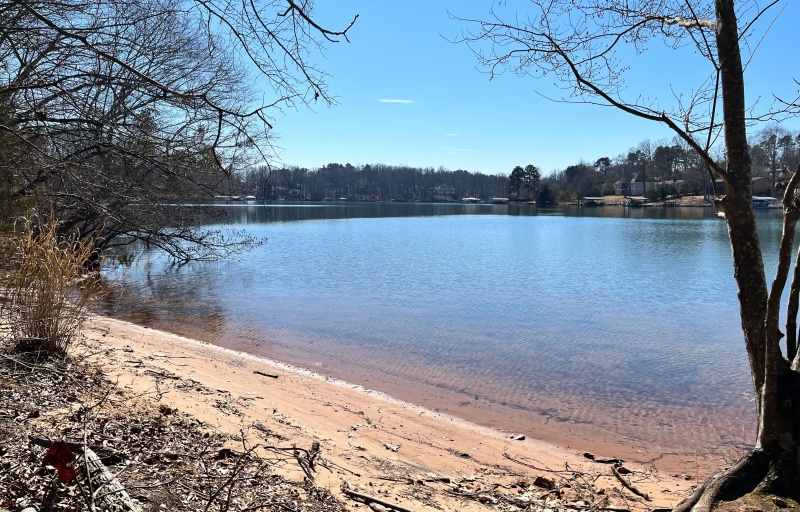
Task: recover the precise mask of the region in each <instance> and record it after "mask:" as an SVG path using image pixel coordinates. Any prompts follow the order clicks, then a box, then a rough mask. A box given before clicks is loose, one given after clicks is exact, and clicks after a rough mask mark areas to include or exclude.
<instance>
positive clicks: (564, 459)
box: [83, 316, 705, 510]
mask: <svg viewBox="0 0 800 512" xmlns="http://www.w3.org/2000/svg"><path fill="white" fill-rule="evenodd" d="M83 333H84V335H85V337H86V343H87V348H86V350H88V351H89V352H90V353H92V354H94V355H92V356H90V358H91V359H94V360H95V361H96V362H97V363H99V364H100V365H101V366H103V367H105V369H106V371H107V372H108V374H109V376H110V377H111V378H112V379H116V380H117V383H118V386H120V387H124V388H126V389H128V390H129V391H131V392H134V393H136V394H139V395H142V396H150V397H151V398H153V396H154V395H155V397H156V398H160V400H161V403H164V404H165V405H168V406H169V407H174V408H177V409H179V410H182V411H184V412H186V413H189V414H191V415H193V416H194V417H195V418H197V420H198V421H200V422H203V423H207V424H211V425H214V426H215V427H216V428H219V429H221V430H223V431H226V432H230V433H232V434H237V433H244V432H247V435H248V437H252V441H253V442H255V443H258V442H259V439H260V438H259V436H258V431H256V430H253V425H256V424H261V425H265V426H268V428H269V429H270V430H271V431H274V432H275V433H276V434H277V436H278V439H279V440H280V439H283V440H285V441H286V442H291V443H297V444H298V446H306V445H311V443H312V442H314V441H316V442H319V443H320V444H321V447H322V450H323V453H324V456H325V457H326V459H327V460H328V461H330V462H332V463H333V464H334V467H337V468H340V470H339V471H336V472H335V473H338V474H334V473H333V472H332V473H330V474H329V473H327V472H322V473H320V475H319V476H320V480H319V481H318V485H321V486H324V487H327V488H328V489H329V490H331V491H332V492H335V493H338V492H339V491H338V488H339V485H340V484H341V479H342V478H344V477H345V476H344V475H348V476H347V478H348V480H349V481H351V483H355V484H356V485H369V486H370V487H372V486H374V485H375V483H376V482H379V483H378V485H379V486H384V487H385V488H387V492H389V493H392V492H395V493H399V494H398V495H400V494H402V492H401V491H402V487H403V485H405V484H404V483H401V481H403V480H404V479H405V478H407V477H410V478H412V480H413V478H414V476H413V475H414V474H427V473H433V474H437V475H447V476H448V477H457V476H459V475H460V476H465V475H466V476H469V475H472V476H475V475H482V476H481V478H484V479H486V480H490V479H491V480H494V481H497V482H498V485H508V481H509V480H513V479H514V478H518V474H519V473H523V472H530V467H528V466H535V467H536V468H545V469H546V470H551V471H558V470H562V469H563V468H565V467H568V468H570V469H571V470H573V471H579V472H581V473H585V474H588V475H596V476H597V477H598V478H597V480H596V482H597V484H596V485H597V486H598V488H601V489H604V490H607V492H608V493H609V496H611V495H612V494H614V495H616V493H618V492H622V491H619V487H620V486H619V482H617V481H616V480H615V479H614V477H613V476H612V475H611V473H610V469H609V467H608V466H604V465H602V464H597V463H593V462H592V461H590V460H588V459H587V458H585V457H584V456H583V453H582V452H578V451H577V450H571V449H569V448H566V447H562V446H557V445H555V444H552V443H547V442H544V441H538V440H532V439H530V438H526V439H524V440H514V439H512V438H511V436H510V435H509V434H510V433H509V432H501V431H498V430H497V429H493V428H490V427H483V426H480V425H477V424H475V423H470V422H469V421H467V420H463V419H460V418H458V417H455V416H451V415H449V414H446V413H441V412H435V411H432V410H430V409H426V408H424V407H421V406H418V405H413V404H410V403H408V402H403V401H401V400H397V399H395V398H393V397H391V396H389V395H387V394H385V393H381V392H378V391H372V390H369V389H367V388H365V387H363V386H359V385H355V384H350V383H347V382H345V381H343V380H340V379H333V378H330V377H326V376H324V375H321V374H318V373H315V372H313V371H310V370H306V369H303V368H299V367H296V366H293V365H290V364H286V363H281V362H278V361H274V360H270V359H267V358H264V357H261V356H256V355H252V354H247V353H243V352H240V351H236V350H233V349H227V348H222V347H218V346H216V345H211V344H208V343H206V342H202V341H198V340H192V339H190V338H185V337H182V336H179V335H175V334H171V333H167V332H163V331H158V330H155V329H151V328H148V327H143V326H139V325H135V324H131V323H129V322H125V321H122V320H116V319H112V318H108V317H98V316H94V317H91V318H90V319H89V320H88V321H87V322H86V323H85V325H84V328H83ZM274 375H277V377H273V376H274ZM534 435H535V433H534ZM263 441H264V440H263V439H262V440H261V442H263ZM269 441H270V442H272V440H269ZM387 445H390V446H392V447H398V446H399V449H398V450H397V451H393V450H391V449H390V448H388V447H387ZM593 454H594V455H596V456H597V457H598V458H601V457H613V456H614V454H610V453H602V452H598V453H595V452H593ZM526 461H527V462H526ZM523 462H526V464H527V465H525V464H523ZM626 466H627V467H629V468H630V469H633V470H634V471H635V472H636V473H635V474H636V475H637V477H639V478H637V484H636V485H637V486H639V487H640V488H641V489H642V490H645V491H646V492H648V493H649V494H650V495H651V496H652V497H653V500H654V501H653V502H648V503H647V506H648V507H650V506H653V505H659V506H662V505H663V506H672V505H675V504H677V503H678V502H679V501H680V500H681V499H682V498H683V497H685V496H686V495H687V494H688V493H689V491H690V488H691V486H693V485H695V484H696V478H698V477H699V478H702V477H703V476H705V475H704V474H700V473H699V470H698V469H697V468H696V467H695V468H692V467H691V466H692V465H691V464H687V467H686V469H685V472H686V473H687V474H688V475H683V474H675V475H670V474H666V472H663V473H659V471H658V467H657V466H658V464H657V463H653V464H652V466H651V467H643V466H641V465H639V464H634V463H626ZM290 473H294V474H293V475H290V476H294V477H297V476H298V475H297V473H299V470H295V471H290ZM387 473H390V474H392V475H395V477H391V478H394V480H399V481H398V482H394V481H392V480H391V479H390V480H386V478H387V477H386V474H387ZM534 473H536V472H535V471H534ZM301 474H302V473H301ZM355 474H358V475H360V476H359V477H356V476H355ZM398 474H403V475H405V476H404V477H397V475H398ZM539 474H544V473H541V472H540V473H539ZM490 476H491V478H490ZM300 478H302V477H300ZM687 478H689V479H687ZM499 482H505V483H499ZM445 494H446V493H445ZM437 496H438V495H437ZM439 499H440V500H443V502H444V501H446V499H447V498H446V496H439ZM450 499H453V498H452V497H451V498H450ZM620 499H622V498H620ZM410 505H413V506H414V507H416V508H415V510H417V509H418V510H428V509H429V508H426V506H424V505H425V504H424V503H423V504H420V503H413V500H412V502H410ZM440 505H443V503H440ZM616 505H619V506H622V505H620V504H616ZM616 505H614V506H616ZM444 508H445V509H450V507H448V506H444Z"/></svg>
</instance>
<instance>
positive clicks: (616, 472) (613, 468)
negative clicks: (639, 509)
mask: <svg viewBox="0 0 800 512" xmlns="http://www.w3.org/2000/svg"><path fill="white" fill-rule="evenodd" d="M611 471H613V472H614V476H615V477H617V480H619V481H620V482H621V483H622V485H623V486H624V487H625V488H626V489H628V490H629V491H631V492H632V493H633V494H635V495H637V496H641V497H642V498H644V500H645V501H650V496H648V495H647V493H645V492H642V491H640V490H639V489H637V488H636V487H634V486H633V484H631V483H630V482H628V481H627V480H626V479H625V477H624V476H622V475H621V474H620V472H619V470H618V469H617V466H611Z"/></svg>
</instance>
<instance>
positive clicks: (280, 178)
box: [232, 163, 508, 201]
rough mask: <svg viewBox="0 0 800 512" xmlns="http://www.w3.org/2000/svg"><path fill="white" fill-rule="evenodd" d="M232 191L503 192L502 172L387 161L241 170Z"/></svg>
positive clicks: (413, 195) (314, 195) (315, 195)
mask: <svg viewBox="0 0 800 512" xmlns="http://www.w3.org/2000/svg"><path fill="white" fill-rule="evenodd" d="M232 192H234V193H236V194H238V195H253V196H256V197H258V198H266V199H280V198H282V199H288V200H298V201H324V200H337V199H347V200H349V201H455V200H460V199H461V198H462V197H467V196H472V197H479V198H481V199H491V198H492V197H498V196H499V197H506V196H507V195H508V176H505V175H502V174H497V175H487V174H483V173H479V172H475V173H473V172H469V171H464V170H457V171H448V170H445V169H441V168H440V169H438V170H437V169H433V168H418V167H408V166H402V165H398V166H392V165H381V164H376V165H364V166H359V167H355V166H352V165H350V164H344V165H342V164H336V163H332V164H328V165H325V166H324V167H321V168H319V169H313V170H310V169H305V168H301V167H290V168H285V169H277V170H276V169H273V170H272V171H270V170H268V169H266V168H259V169H256V170H253V171H250V172H248V173H246V174H245V175H244V176H243V177H242V178H241V181H240V182H239V183H237V184H236V186H235V187H233V189H232Z"/></svg>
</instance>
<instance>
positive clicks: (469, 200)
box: [461, 197, 481, 204]
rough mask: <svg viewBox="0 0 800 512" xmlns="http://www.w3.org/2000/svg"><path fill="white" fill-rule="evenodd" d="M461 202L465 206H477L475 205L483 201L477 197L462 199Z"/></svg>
mask: <svg viewBox="0 0 800 512" xmlns="http://www.w3.org/2000/svg"><path fill="white" fill-rule="evenodd" d="M461 202H462V203H465V204H475V203H480V202H481V200H480V198H477V197H464V198H462V199H461Z"/></svg>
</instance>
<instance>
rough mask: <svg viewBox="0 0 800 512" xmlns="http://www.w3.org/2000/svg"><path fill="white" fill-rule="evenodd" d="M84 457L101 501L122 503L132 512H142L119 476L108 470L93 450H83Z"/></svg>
mask: <svg viewBox="0 0 800 512" xmlns="http://www.w3.org/2000/svg"><path fill="white" fill-rule="evenodd" d="M83 457H84V459H85V460H86V468H87V469H88V470H89V478H90V479H91V480H92V481H93V482H94V483H95V485H96V486H97V491H95V492H97V494H98V497H99V501H104V502H106V503H108V504H109V505H111V504H112V503H122V504H123V505H124V506H125V508H126V509H127V510H130V511H131V512H142V507H141V505H139V502H138V501H136V500H134V499H133V498H131V497H130V495H129V494H128V491H126V490H125V487H123V486H122V484H121V483H120V482H119V480H117V476H116V475H115V474H114V473H112V472H111V471H109V470H108V468H107V467H106V466H105V465H104V464H103V461H101V460H100V457H98V456H97V454H96V453H94V452H93V451H92V450H91V448H84V449H83Z"/></svg>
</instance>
